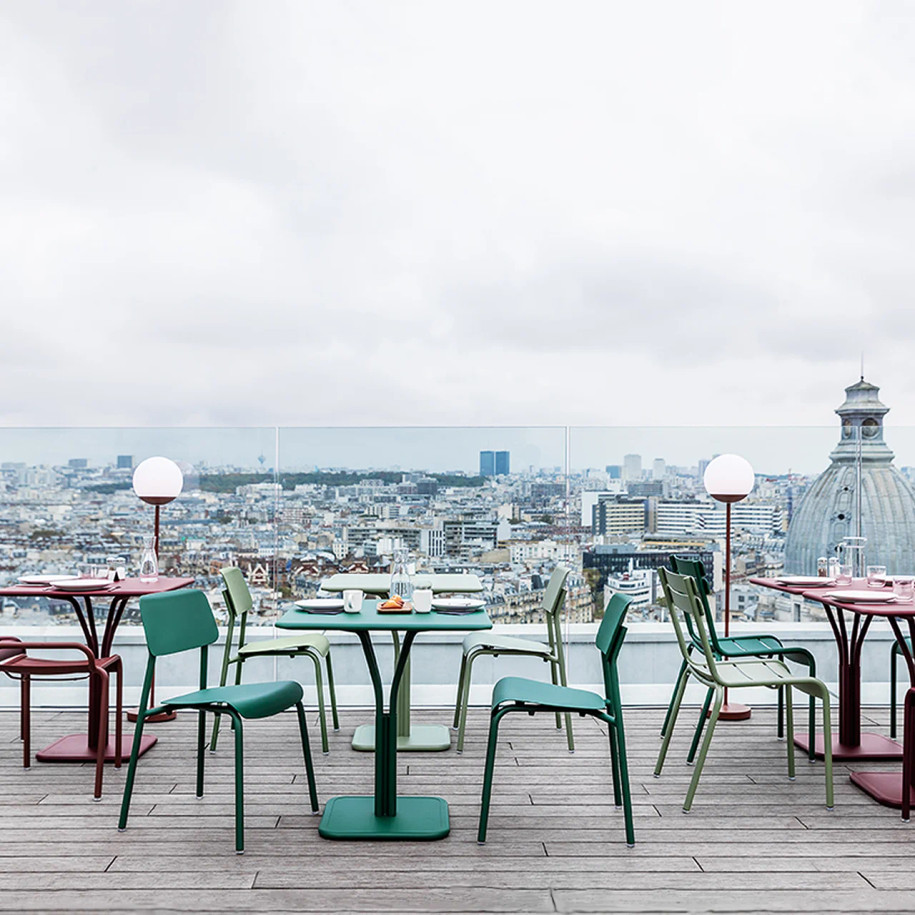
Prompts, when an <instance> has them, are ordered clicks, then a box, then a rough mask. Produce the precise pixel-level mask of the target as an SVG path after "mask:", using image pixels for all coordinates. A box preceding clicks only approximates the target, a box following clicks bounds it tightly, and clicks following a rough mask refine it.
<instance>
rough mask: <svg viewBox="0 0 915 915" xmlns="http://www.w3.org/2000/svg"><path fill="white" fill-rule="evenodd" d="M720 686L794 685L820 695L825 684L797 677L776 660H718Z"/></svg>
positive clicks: (812, 679)
mask: <svg viewBox="0 0 915 915" xmlns="http://www.w3.org/2000/svg"><path fill="white" fill-rule="evenodd" d="M715 667H716V669H717V671H718V678H719V680H720V681H721V685H722V686H727V687H729V688H740V687H741V686H772V687H779V686H794V687H797V689H799V690H802V691H803V692H805V693H809V692H812V693H813V694H814V695H818V696H819V695H821V694H822V693H823V691H824V690H825V686H824V685H823V683H822V682H821V681H819V680H817V679H816V678H814V677H799V676H797V674H795V673H793V672H792V671H791V669H790V668H789V667H788V666H787V665H785V664H784V663H782V662H781V661H778V660H774V659H773V660H765V661H763V660H760V661H734V662H728V661H719V662H718V663H717V664H716V665H715Z"/></svg>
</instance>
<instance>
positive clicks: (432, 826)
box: [318, 797, 451, 839]
mask: <svg viewBox="0 0 915 915" xmlns="http://www.w3.org/2000/svg"><path fill="white" fill-rule="evenodd" d="M450 828H451V827H450V824H449V822H448V804H447V803H446V801H445V800H444V799H443V798H440V797H398V798H397V814H396V815H395V816H392V817H376V816H375V798H374V797H332V798H331V799H330V800H329V801H328V802H327V804H326V805H325V807H324V816H323V817H321V825H320V826H318V834H319V835H321V836H323V837H324V838H325V839H444V838H445V836H447V835H448V832H449V831H450Z"/></svg>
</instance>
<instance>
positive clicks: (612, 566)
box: [581, 543, 715, 589]
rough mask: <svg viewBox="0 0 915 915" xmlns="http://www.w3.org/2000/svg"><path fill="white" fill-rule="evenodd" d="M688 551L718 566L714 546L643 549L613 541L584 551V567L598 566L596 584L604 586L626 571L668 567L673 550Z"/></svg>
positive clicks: (592, 567) (712, 566)
mask: <svg viewBox="0 0 915 915" xmlns="http://www.w3.org/2000/svg"><path fill="white" fill-rule="evenodd" d="M672 552H676V553H677V555H687V554H688V555H689V556H690V558H691V559H699V560H701V561H702V563H703V564H704V565H705V568H706V569H707V570H709V569H713V568H714V567H715V558H714V556H715V554H713V553H712V552H711V550H693V549H690V550H686V549H676V550H640V549H638V548H637V547H635V546H634V545H633V544H631V543H611V544H607V545H605V546H595V547H592V548H591V549H590V550H586V551H585V552H584V553H582V555H581V567H582V569H596V570H597V571H598V572H599V573H600V575H599V578H598V581H597V586H598V587H599V588H600V589H603V587H604V585H606V584H607V582H608V580H609V579H610V578H620V577H622V575H623V574H624V573H627V572H631V571H638V570H640V569H653V570H657V569H660V568H661V567H662V566H663V567H664V568H669V566H670V554H671V553H672Z"/></svg>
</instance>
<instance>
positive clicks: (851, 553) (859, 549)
mask: <svg viewBox="0 0 915 915" xmlns="http://www.w3.org/2000/svg"><path fill="white" fill-rule="evenodd" d="M866 545H867V537H845V538H844V539H843V540H842V542H841V543H840V544H839V546H838V550H839V559H840V561H841V563H842V564H843V565H850V566H851V574H852V576H853V577H854V578H864V572H865V568H864V547H865V546H866Z"/></svg>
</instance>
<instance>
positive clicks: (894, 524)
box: [785, 377, 915, 575]
mask: <svg viewBox="0 0 915 915" xmlns="http://www.w3.org/2000/svg"><path fill="white" fill-rule="evenodd" d="M879 391H880V388H878V387H876V386H875V385H872V384H870V383H868V382H867V381H865V380H864V378H863V377H862V378H861V380H860V381H859V382H858V383H857V384H853V385H851V386H850V387H847V388H846V389H845V394H846V398H845V403H843V404H842V406H841V407H839V408H838V409H837V410H836V413H838V414H839V418H840V420H841V437H840V439H839V443H838V445H836V447H835V448H834V449H833V451H832V453H831V454H830V455H829V457H830V460H831V462H832V463H831V464H830V465H829V467H828V468H827V469H826V470H824V471H823V473H821V474H820V475H819V476H818V477H817V478H816V480H815V481H814V483H813V484H812V485H811V486H810V488H809V489H808V490H807V492H806V493H805V495H804V497H803V499H802V500H801V503H800V505H799V506H798V508H797V510H796V511H795V513H794V515H793V517H792V518H791V523H790V524H789V525H788V535H787V539H786V541H785V572H786V573H789V574H793V575H815V574H816V564H817V557H819V556H834V555H836V552H835V550H836V546H837V545H838V544H839V543H840V542H841V541H842V538H843V537H848V536H853V535H857V534H858V533H859V522H860V534H861V535H863V536H864V537H866V538H867V546H866V547H865V556H866V561H867V563H868V564H869V565H870V564H877V565H885V566H886V567H887V571H888V572H889V574H891V575H892V574H900V573H903V572H908V573H911V572H913V571H915V490H913V489H912V487H911V486H910V485H909V482H908V481H907V480H906V479H905V477H903V475H902V474H901V473H900V472H899V471H898V470H897V469H896V468H895V467H894V466H893V458H894V457H895V455H894V454H893V452H892V451H890V449H889V447H888V446H887V444H886V443H885V442H884V440H883V417H884V416H885V415H886V414H887V413H888V412H889V407H886V406H884V405H883V404H882V403H881V402H880V400H879V399H878V396H877V395H878V393H879ZM859 466H860V488H859V485H858V482H859V481H858V467H859Z"/></svg>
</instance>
